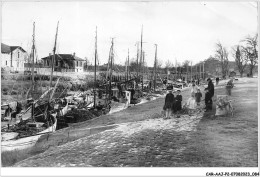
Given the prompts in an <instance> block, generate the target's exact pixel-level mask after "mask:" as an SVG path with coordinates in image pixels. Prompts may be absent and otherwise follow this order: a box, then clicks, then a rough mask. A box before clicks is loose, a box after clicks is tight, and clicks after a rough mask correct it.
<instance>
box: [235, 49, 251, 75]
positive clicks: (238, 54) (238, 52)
mask: <svg viewBox="0 0 260 177" xmlns="http://www.w3.org/2000/svg"><path fill="white" fill-rule="evenodd" d="M233 56H234V58H235V61H236V65H237V68H238V71H239V73H240V77H242V76H243V73H244V71H245V68H246V66H247V61H248V59H247V55H246V53H245V51H244V49H243V47H241V46H239V45H238V46H237V47H233Z"/></svg>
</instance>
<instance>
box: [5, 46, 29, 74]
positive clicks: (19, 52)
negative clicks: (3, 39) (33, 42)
mask: <svg viewBox="0 0 260 177" xmlns="http://www.w3.org/2000/svg"><path fill="white" fill-rule="evenodd" d="M26 59H27V53H26V51H25V50H24V49H23V48H22V47H20V46H8V45H6V44H3V43H1V60H2V61H1V67H2V68H3V69H5V70H10V71H24V63H25V62H26Z"/></svg>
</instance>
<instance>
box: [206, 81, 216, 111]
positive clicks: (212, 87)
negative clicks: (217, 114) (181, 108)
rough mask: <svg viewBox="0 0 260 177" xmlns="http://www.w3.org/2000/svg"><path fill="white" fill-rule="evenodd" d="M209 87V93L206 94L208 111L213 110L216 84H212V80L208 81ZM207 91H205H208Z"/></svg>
mask: <svg viewBox="0 0 260 177" xmlns="http://www.w3.org/2000/svg"><path fill="white" fill-rule="evenodd" d="M207 82H208V87H207V88H206V90H207V92H206V94H205V103H206V97H207V104H208V105H207V104H206V108H205V109H206V111H207V110H212V104H213V101H212V97H213V96H214V84H213V83H212V80H211V79H210V78H208V79H207ZM206 90H205V91H206Z"/></svg>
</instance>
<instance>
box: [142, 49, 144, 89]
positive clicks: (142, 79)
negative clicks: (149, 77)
mask: <svg viewBox="0 0 260 177" xmlns="http://www.w3.org/2000/svg"><path fill="white" fill-rule="evenodd" d="M142 72H143V73H142V91H144V51H143V70H142Z"/></svg>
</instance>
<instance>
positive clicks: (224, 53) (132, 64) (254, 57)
mask: <svg viewBox="0 0 260 177" xmlns="http://www.w3.org/2000/svg"><path fill="white" fill-rule="evenodd" d="M257 47H258V34H255V35H254V36H250V35H248V36H247V37H245V38H244V39H242V40H241V41H240V42H239V44H237V45H234V46H232V47H231V50H228V49H227V47H225V46H224V45H223V44H222V43H221V42H217V43H216V45H215V53H214V55H213V57H212V56H210V57H209V58H208V59H207V60H212V59H215V60H217V61H218V65H219V66H220V71H221V75H222V76H223V77H226V76H228V75H229V69H230V68H229V61H230V58H231V57H233V58H234V59H235V63H236V67H237V70H238V72H239V74H240V76H241V77H242V76H243V74H244V73H245V69H246V67H248V68H249V73H248V76H250V77H252V76H253V70H254V68H255V67H256V65H257V64H258V50H257ZM86 60H87V59H86ZM205 61H206V60H204V62H205ZM173 63H174V62H173V60H167V61H166V62H165V63H164V67H163V62H162V61H161V60H159V59H158V60H157V64H156V67H157V71H158V72H159V73H164V74H166V73H167V71H170V72H171V73H187V72H190V71H191V67H197V66H198V65H199V64H201V62H200V63H199V64H195V63H194V64H193V65H192V61H190V60H185V61H183V62H182V63H179V62H178V60H177V59H175V64H173ZM144 65H145V66H143V64H141V63H140V62H139V63H138V62H137V60H136V58H132V59H130V61H129V67H128V70H129V71H130V72H142V71H145V72H146V73H147V72H152V71H153V67H147V66H146V63H145V64H144ZM143 67H144V69H143ZM214 67H217V66H215V65H214ZM84 69H85V70H88V71H94V66H93V65H91V64H90V62H88V61H87V62H85V65H84ZM113 70H114V71H116V72H125V71H126V66H123V65H119V64H115V65H114V67H113ZM98 71H107V65H106V64H104V65H101V66H98Z"/></svg>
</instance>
